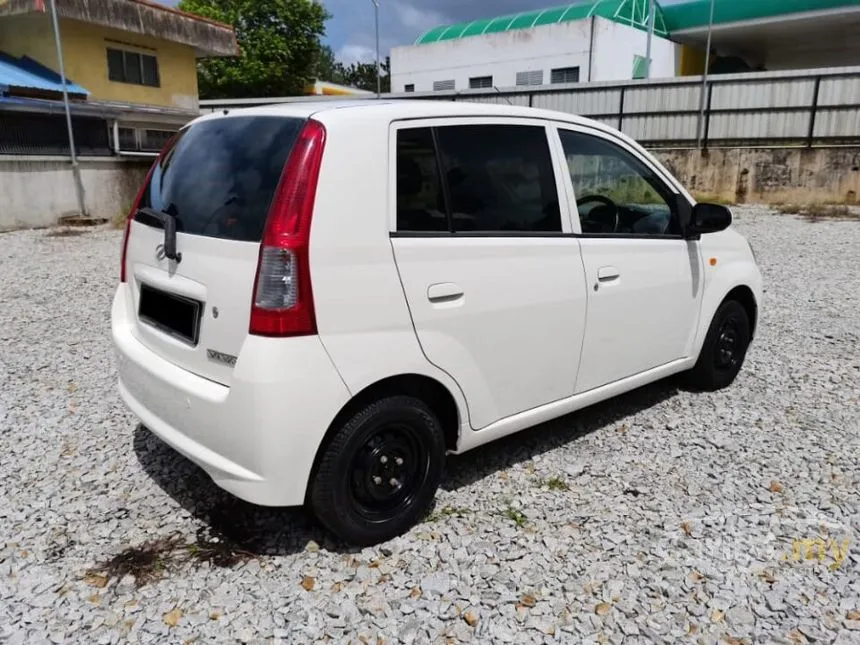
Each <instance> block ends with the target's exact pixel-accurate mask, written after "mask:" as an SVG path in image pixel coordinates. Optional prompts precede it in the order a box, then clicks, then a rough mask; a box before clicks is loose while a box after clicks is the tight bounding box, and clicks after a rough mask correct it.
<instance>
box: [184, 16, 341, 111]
mask: <svg viewBox="0 0 860 645" xmlns="http://www.w3.org/2000/svg"><path fill="white" fill-rule="evenodd" d="M179 8H180V9H182V10H183V11H188V12H190V13H194V14H197V15H199V16H203V17H204V18H210V19H212V20H218V21H220V22H225V23H227V24H229V25H232V26H233V28H234V29H235V30H236V39H237V40H238V42H239V48H240V50H241V55H240V56H238V57H235V58H206V59H203V60H200V61H198V63H197V79H198V84H199V86H200V96H201V98H252V97H269V96H295V95H299V94H302V93H303V91H304V88H305V85H306V84H307V82H308V80H310V79H311V78H313V77H314V76H316V69H315V65H316V64H317V63H318V61H319V52H320V47H321V45H320V37H322V36H323V34H325V21H326V20H327V19H328V18H329V14H328V13H327V12H326V10H325V8H324V7H323V6H322V5H321V4H319V3H317V2H314V1H313V0H182V1H181V2H180V3H179Z"/></svg>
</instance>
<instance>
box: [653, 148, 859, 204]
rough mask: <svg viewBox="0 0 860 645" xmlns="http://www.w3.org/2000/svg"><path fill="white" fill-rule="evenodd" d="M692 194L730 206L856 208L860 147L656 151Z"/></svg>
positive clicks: (659, 157)
mask: <svg viewBox="0 0 860 645" xmlns="http://www.w3.org/2000/svg"><path fill="white" fill-rule="evenodd" d="M653 152H654V154H655V155H656V157H657V158H658V159H659V160H660V161H661V162H662V163H663V164H664V165H665V166H666V167H667V168H668V169H669V170H670V171H671V172H672V173H673V174H674V175H675V176H676V177H678V178H679V179H680V180H681V181H682V182H684V185H686V186H687V188H688V189H689V190H690V191H691V192H694V193H698V194H704V195H707V196H712V197H717V198H720V199H723V200H726V201H728V202H733V203H738V204H743V203H770V204H779V203H783V204H816V203H826V202H836V203H848V204H856V203H858V196H859V195H860V147H846V148H719V149H713V150H707V151H704V152H700V151H698V150H655V151H653Z"/></svg>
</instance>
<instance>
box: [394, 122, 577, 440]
mask: <svg viewBox="0 0 860 645" xmlns="http://www.w3.org/2000/svg"><path fill="white" fill-rule="evenodd" d="M547 133H548V130H547V128H546V127H545V125H544V124H543V123H541V122H537V121H531V120H525V119H523V120H516V119H514V120H506V119H481V120H480V121H475V120H469V119H457V120H444V121H439V120H435V121H412V122H408V123H400V124H397V125H396V126H395V128H394V130H393V136H392V139H391V159H393V160H394V164H393V166H394V168H393V169H392V173H393V174H392V182H391V197H390V199H391V203H392V205H393V206H394V208H392V211H393V212H392V217H391V227H392V233H391V238H392V239H391V242H392V247H393V250H394V256H395V259H396V262H397V268H398V270H399V272H400V278H401V282H402V285H403V289H404V293H405V294H406V298H407V300H408V304H409V309H410V311H411V314H412V320H413V323H414V325H415V330H416V333H417V335H418V339H419V342H420V343H421V347H422V349H423V351H424V353H425V355H426V356H427V358H428V360H429V361H430V362H432V363H433V364H435V365H436V366H438V367H439V368H441V369H442V370H445V371H446V372H447V373H448V374H450V375H451V376H452V377H453V378H454V379H455V380H456V381H457V383H458V384H459V386H460V387H461V388H462V390H463V392H464V394H465V397H466V400H467V404H468V408H469V417H470V422H471V425H472V427H474V428H475V429H480V428H483V427H485V426H487V425H489V424H491V423H493V422H495V421H498V420H500V419H503V418H505V417H508V416H511V415H514V414H517V413H519V412H523V411H525V410H529V409H532V408H535V407H538V406H541V405H544V404H546V403H550V402H552V401H556V400H559V399H563V398H565V397H568V396H571V395H572V394H573V390H574V385H575V381H576V373H577V368H578V364H579V354H580V348H581V345H582V336H583V331H584V326H585V305H586V294H585V279H584V274H583V266H582V261H581V258H580V253H579V241H578V240H577V239H576V238H575V237H574V236H573V235H572V233H571V225H570V221H569V219H566V218H563V217H562V216H561V212H562V211H561V209H560V206H559V196H560V195H564V194H565V193H564V192H562V191H563V190H564V188H563V184H562V182H561V177H559V176H557V175H556V172H555V170H554V168H555V167H561V165H560V164H561V158H560V154H559V153H558V152H557V150H551V148H550V146H549V142H548V136H547ZM395 176H396V178H395ZM564 212H567V209H566V208H565V209H564Z"/></svg>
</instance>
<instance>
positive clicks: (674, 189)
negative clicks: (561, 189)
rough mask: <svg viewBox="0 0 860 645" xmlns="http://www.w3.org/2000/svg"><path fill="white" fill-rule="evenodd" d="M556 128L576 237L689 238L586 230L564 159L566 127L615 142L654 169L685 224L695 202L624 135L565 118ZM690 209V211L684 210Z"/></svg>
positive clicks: (569, 210)
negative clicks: (583, 226) (625, 138)
mask: <svg viewBox="0 0 860 645" xmlns="http://www.w3.org/2000/svg"><path fill="white" fill-rule="evenodd" d="M553 126H554V127H553V130H554V131H555V140H556V144H557V149H558V151H559V153H560V155H561V158H560V160H559V163H560V170H562V171H563V179H564V182H565V184H566V188H565V191H566V193H565V194H566V196H567V200H568V214H569V216H570V220H571V223H572V225H573V228H574V232H575V235H576V237H578V238H581V239H613V240H631V239H632V240H641V239H648V240H681V241H684V242H686V241H687V240H686V239H685V238H684V236H683V235H682V234H677V235H650V234H648V233H583V232H582V225H581V223H580V221H579V210H578V208H577V206H576V189H575V188H574V186H573V179H572V178H571V176H570V171H569V169H568V167H567V160H566V159H565V154H564V145H563V144H562V142H561V133H562V132H564V131H569V132H574V133H576V134H581V135H585V136H592V137H596V138H598V139H603V140H604V141H606V142H607V143H608V144H610V145H614V146H616V147H618V148H621V149H622V150H624V151H625V152H627V153H628V154H630V155H631V156H633V157H634V158H635V159H636V160H637V161H639V163H641V164H643V165H644V166H645V167H646V168H647V169H648V170H650V171H651V172H652V173H654V176H655V178H656V179H657V181H659V182H660V183H661V185H662V186H663V187H664V188H666V192H667V193H668V194H670V195H671V196H672V197H673V198H674V199H675V204H676V206H677V207H678V208H679V209H680V211H681V212H679V213H678V219H679V220H680V222H681V223H682V225H683V222H684V219H685V218H687V219H689V216H690V213H691V212H692V209H693V204H692V203H690V201H689V199H688V198H687V196H686V195H685V194H684V191H683V189H682V187H681V185H680V184H679V183H678V182H677V180H676V179H674V178H671V179H670V178H669V177H668V176H667V173H666V172H665V171H664V170H663V169H662V168H660V167H658V166H657V165H656V164H655V163H654V162H653V161H651V160H650V159H648V158H647V157H645V156H644V155H642V154H641V152H640V151H639V150H636V149H635V148H634V147H633V146H631V145H629V144H628V143H627V142H626V141H624V140H623V139H622V138H620V137H617V136H614V135H613V134H612V133H609V132H604V131H603V130H600V129H598V128H590V127H588V126H583V125H578V124H574V123H563V122H555V123H554V124H553ZM684 211H687V212H684Z"/></svg>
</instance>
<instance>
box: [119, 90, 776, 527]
mask: <svg viewBox="0 0 860 645" xmlns="http://www.w3.org/2000/svg"><path fill="white" fill-rule="evenodd" d="M730 223H731V213H730V211H729V210H728V209H727V208H725V207H723V206H717V205H711V204H695V203H694V200H693V199H692V198H691V197H690V195H689V194H688V193H687V192H686V191H685V190H684V188H683V187H682V186H681V185H680V184H679V183H678V182H677V181H676V180H675V179H674V178H673V177H672V176H671V175H670V174H669V173H668V172H667V171H666V169H665V168H663V167H662V166H661V165H660V164H659V163H658V162H657V161H656V160H655V159H654V158H653V157H652V156H651V155H650V154H648V153H647V152H646V151H645V150H644V149H642V148H641V147H640V146H639V145H637V144H636V143H634V142H633V141H632V140H630V139H629V138H627V137H626V136H624V135H622V134H620V133H619V132H617V131H615V130H613V129H611V128H609V127H607V126H605V125H602V124H600V123H596V122H594V121H590V120H587V119H583V118H578V117H575V116H571V115H568V114H559V113H555V112H548V111H539V110H532V109H528V108H519V107H511V106H490V105H479V104H470V103H460V102H458V103H453V102H441V101H439V102H435V101H432V102H431V101H426V102H422V101H390V102H389V101H354V102H345V103H341V102H336V103H331V102H320V103H298V104H292V105H286V106H273V107H262V108H253V109H247V110H236V111H226V110H225V111H224V112H222V113H216V114H210V115H206V116H203V117H201V118H199V119H197V120H195V121H194V122H192V123H191V124H189V125H188V126H187V127H185V128H183V129H182V131H181V132H180V133H179V134H178V135H177V136H176V137H175V138H174V139H173V140H172V141H171V142H169V143H168V145H167V146H166V148H165V150H164V151H163V152H162V153H161V155H160V157H159V158H158V159H157V161H156V162H155V164H154V165H153V167H152V170H151V171H150V173H149V176H148V177H147V180H146V184H145V185H144V187H143V188H142V189H141V192H140V195H139V196H138V199H137V203H136V204H135V206H134V208H133V210H132V213H131V217H130V218H129V221H128V227H127V230H126V234H125V239H124V242H123V253H122V277H121V284H120V285H119V288H118V289H117V291H116V296H115V298H114V302H113V312H112V318H113V325H112V327H113V340H114V342H115V344H116V348H117V350H118V357H119V390H120V393H121V395H122V398H123V399H124V400H125V402H126V403H127V404H128V406H129V407H130V408H131V410H132V411H133V412H134V413H135V415H137V416H138V417H139V418H140V420H141V421H142V423H143V424H144V425H146V426H147V427H148V428H149V429H150V430H151V431H152V432H153V433H155V434H156V435H157V436H159V437H161V439H163V440H164V441H165V442H166V443H168V444H169V445H171V446H173V447H174V448H175V449H176V450H178V451H179V452H181V453H182V454H184V455H185V456H187V457H188V458H189V459H191V460H192V461H194V462H196V463H197V464H199V465H200V466H201V467H202V468H203V469H204V470H205V471H206V472H207V473H208V474H209V475H210V476H211V477H212V479H213V480H214V481H215V483H216V484H217V485H218V486H220V487H222V488H224V489H226V490H227V491H229V492H231V493H233V494H234V495H236V496H238V497H240V498H242V499H244V500H247V501H250V502H253V503H256V504H262V505H268V506H291V505H301V504H307V505H308V506H309V507H310V508H311V509H312V510H313V512H314V513H315V514H316V516H317V517H318V518H319V520H320V521H321V522H322V524H324V525H325V526H326V527H328V528H329V529H330V530H331V531H333V532H334V533H336V534H337V535H339V536H340V537H341V538H342V539H344V540H346V541H348V542H352V543H356V544H369V543H374V542H378V541H381V540H385V539H387V538H390V537H393V536H395V535H397V534H400V533H402V532H403V531H405V530H407V529H408V528H409V527H410V526H412V525H413V524H414V523H415V522H416V521H418V520H419V519H420V518H422V517H423V515H424V514H425V513H426V512H427V511H428V509H429V507H430V505H431V504H432V501H433V498H434V494H435V491H436V488H437V486H438V484H439V481H440V479H441V477H442V470H443V465H444V461H445V455H446V453H447V452H453V453H462V452H464V451H467V450H471V449H472V448H475V447H477V446H479V445H481V444H484V443H487V442H489V441H492V440H494V439H498V438H499V437H503V436H505V435H509V434H511V433H513V432H517V431H519V430H523V429H524V428H528V427H529V426H533V425H535V424H537V423H540V422H542V421H546V420H548V419H551V418H553V417H558V416H560V415H563V414H567V413H569V412H571V411H574V410H577V409H579V408H582V407H584V406H587V405H590V404H593V403H595V402H597V401H601V400H603V399H607V398H609V397H612V396H615V395H617V394H620V393H622V392H625V391H627V390H631V389H633V388H636V387H639V386H641V385H644V384H646V383H648V382H651V381H656V380H658V379H661V378H663V377H666V376H669V375H671V374H674V373H678V372H686V373H687V375H688V377H689V381H690V382H691V383H692V384H693V385H694V386H696V387H698V388H701V389H716V388H722V387H725V386H727V385H729V384H730V383H731V382H732V381H733V380H734V378H735V376H736V375H737V373H738V370H739V369H740V368H741V364H742V363H743V360H744V356H745V353H746V350H747V347H748V345H749V342H750V340H751V338H752V336H753V332H754V330H755V325H756V320H757V317H758V303H759V302H760V299H761V292H762V286H761V276H760V274H759V270H758V268H757V266H756V262H755V259H754V257H753V253H752V250H751V249H750V247H749V245H748V244H747V242H746V241H745V239H744V238H743V237H741V235H739V234H738V233H736V232H734V231H733V230H732V229H731V228H729V226H730Z"/></svg>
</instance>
